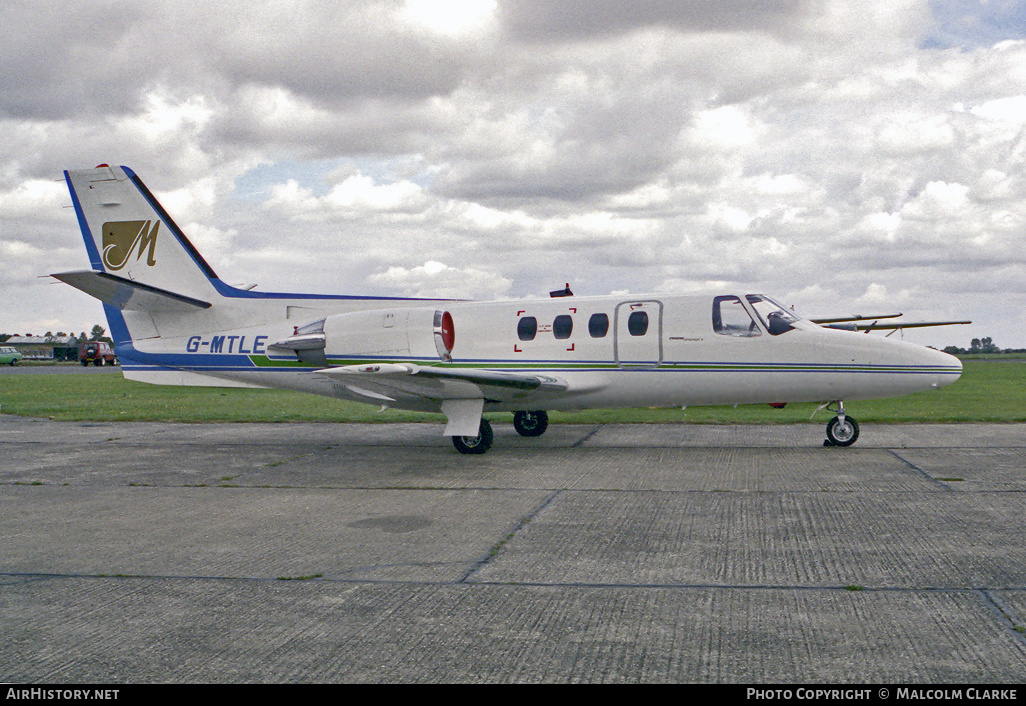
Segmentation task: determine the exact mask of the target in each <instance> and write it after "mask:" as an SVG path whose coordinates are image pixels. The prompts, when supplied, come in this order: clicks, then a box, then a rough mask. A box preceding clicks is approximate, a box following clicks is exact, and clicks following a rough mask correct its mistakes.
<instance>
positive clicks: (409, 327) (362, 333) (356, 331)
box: [324, 308, 456, 360]
mask: <svg viewBox="0 0 1026 706" xmlns="http://www.w3.org/2000/svg"><path fill="white" fill-rule="evenodd" d="M324 338H325V352H326V353H327V354H328V355H329V356H338V355H341V356H346V355H355V356H372V357H385V358H391V357H401V358H407V357H410V358H430V357H433V356H438V357H439V358H440V359H441V360H451V359H452V347H453V345H454V344H455V343H456V333H455V329H454V328H453V323H452V316H451V315H450V314H449V312H447V311H438V310H435V309H420V308H417V309H371V310H369V311H354V312H352V313H349V314H336V315H334V316H329V317H328V318H326V319H325V320H324Z"/></svg>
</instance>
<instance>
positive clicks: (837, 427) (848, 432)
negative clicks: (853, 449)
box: [826, 415, 859, 446]
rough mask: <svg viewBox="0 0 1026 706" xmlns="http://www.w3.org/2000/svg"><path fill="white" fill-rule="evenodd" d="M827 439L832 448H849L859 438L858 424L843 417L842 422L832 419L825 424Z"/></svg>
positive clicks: (847, 417) (835, 418) (839, 419)
mask: <svg viewBox="0 0 1026 706" xmlns="http://www.w3.org/2000/svg"><path fill="white" fill-rule="evenodd" d="M826 433H827V439H828V440H829V441H830V443H831V444H833V445H834V446H851V445H852V444H854V443H855V440H856V439H858V438H859V423H858V422H856V421H855V420H854V419H852V418H851V417H849V416H847V415H845V417H844V421H843V422H842V421H841V418H840V417H834V418H833V419H831V420H830V421H829V422H828V423H827V428H826Z"/></svg>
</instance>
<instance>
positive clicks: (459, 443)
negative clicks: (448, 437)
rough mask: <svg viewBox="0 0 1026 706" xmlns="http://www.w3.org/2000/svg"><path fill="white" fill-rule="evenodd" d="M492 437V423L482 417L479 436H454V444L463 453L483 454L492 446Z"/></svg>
mask: <svg viewBox="0 0 1026 706" xmlns="http://www.w3.org/2000/svg"><path fill="white" fill-rule="evenodd" d="M492 438H493V437H492V425H491V424H489V423H488V420H487V419H482V420H481V427H480V431H478V434H477V436H454V437H452V445H453V446H455V447H456V450H457V451H459V452H460V453H461V454H483V453H485V452H487V451H488V449H490V448H492Z"/></svg>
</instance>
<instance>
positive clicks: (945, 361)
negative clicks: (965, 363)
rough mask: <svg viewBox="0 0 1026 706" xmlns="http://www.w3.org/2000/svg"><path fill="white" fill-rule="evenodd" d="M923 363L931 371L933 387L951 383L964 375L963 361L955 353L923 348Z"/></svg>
mask: <svg viewBox="0 0 1026 706" xmlns="http://www.w3.org/2000/svg"><path fill="white" fill-rule="evenodd" d="M921 365H922V366H923V367H924V368H925V369H928V370H930V371H931V374H932V377H933V382H932V384H931V385H930V386H931V387H933V388H940V387H945V386H947V385H950V384H951V383H953V382H955V381H956V380H958V379H959V378H960V377H961V376H962V361H960V360H959V359H958V358H956V357H955V356H953V355H950V354H948V353H945V352H943V351H938V350H934V349H933V348H924V349H923V350H922V362H921Z"/></svg>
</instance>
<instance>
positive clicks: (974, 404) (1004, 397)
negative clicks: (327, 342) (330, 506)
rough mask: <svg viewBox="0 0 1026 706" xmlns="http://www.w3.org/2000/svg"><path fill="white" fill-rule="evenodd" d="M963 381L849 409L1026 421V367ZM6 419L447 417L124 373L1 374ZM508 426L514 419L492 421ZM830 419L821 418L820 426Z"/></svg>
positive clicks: (715, 416)
mask: <svg viewBox="0 0 1026 706" xmlns="http://www.w3.org/2000/svg"><path fill="white" fill-rule="evenodd" d="M964 365H965V368H964V372H963V374H962V378H961V379H960V380H959V381H958V382H957V383H955V384H954V385H951V386H948V387H945V388H943V389H941V390H937V391H932V392H922V393H918V394H915V395H907V396H905V397H895V398H892V399H887V400H874V401H867V402H849V403H847V404H846V405H845V406H846V409H847V411H848V413H849V414H851V415H852V416H853V417H855V418H856V419H857V420H858V421H859V422H860V423H861V422H891V423H900V422H1026V360H998V361H989V360H966V361H964ZM816 406H817V405H815V404H795V405H788V406H787V407H786V408H784V409H772V408H770V407H767V406H765V405H744V406H740V407H732V406H725V407H689V408H688V409H687V410H685V411H681V410H680V409H679V408H676V407H675V408H662V409H617V410H590V411H584V412H567V413H560V412H553V413H551V414H550V417H551V419H552V421H553V422H554V423H564V424H567V423H570V424H573V423H578V424H591V423H627V424H630V423H639V424H640V423H674V422H676V423H690V424H720V423H727V424H788V423H795V422H806V421H808V420H809V417H810V416H812V413H813V412H814V411H815V409H816ZM0 412H2V413H5V414H17V415H21V416H27V417H44V418H51V419H56V420H59V421H168V422H411V421H412V422H431V423H440V422H442V421H443V417H442V416H441V415H438V414H423V413H417V412H404V411H401V410H387V411H385V412H379V411H378V408H377V407H373V406H370V405H362V404H356V403H350V402H340V401H337V400H333V399H329V398H325V397H318V396H316V395H306V394H301V393H297V392H285V391H280V390H250V389H227V388H225V389H222V388H204V387H165V386H155V385H147V384H144V383H138V382H132V381H129V380H125V379H124V378H123V377H122V376H121V375H120V373H106V374H102V373H97V374H83V375H9V374H4V373H3V372H0ZM487 416H488V417H489V418H490V419H494V420H500V419H504V418H507V417H509V416H510V415H508V414H507V415H503V414H495V415H487ZM829 417H830V415H829V413H827V412H826V411H823V412H820V413H819V414H818V415H817V416H816V420H821V421H824V422H825V421H826V420H827V419H829Z"/></svg>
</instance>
